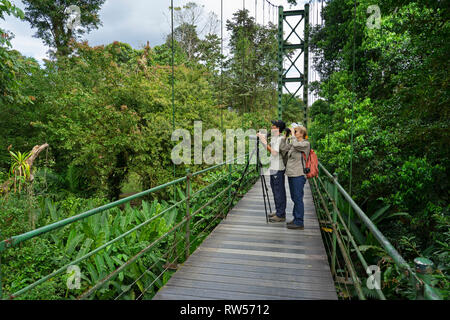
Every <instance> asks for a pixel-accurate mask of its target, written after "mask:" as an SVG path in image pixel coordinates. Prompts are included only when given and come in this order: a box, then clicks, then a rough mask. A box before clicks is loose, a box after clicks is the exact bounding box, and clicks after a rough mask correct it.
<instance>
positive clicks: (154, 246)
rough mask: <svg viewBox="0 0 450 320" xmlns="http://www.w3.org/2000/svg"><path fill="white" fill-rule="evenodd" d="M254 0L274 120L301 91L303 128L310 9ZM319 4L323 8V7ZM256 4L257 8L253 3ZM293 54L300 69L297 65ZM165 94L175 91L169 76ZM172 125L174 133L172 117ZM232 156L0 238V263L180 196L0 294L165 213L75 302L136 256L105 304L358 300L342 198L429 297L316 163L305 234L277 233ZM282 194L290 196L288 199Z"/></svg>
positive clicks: (355, 261)
mask: <svg viewBox="0 0 450 320" xmlns="http://www.w3.org/2000/svg"><path fill="white" fill-rule="evenodd" d="M262 3H263V5H266V6H269V7H270V8H271V11H270V12H271V13H270V15H271V16H273V17H277V23H278V45H279V47H278V83H277V85H278V86H277V88H278V117H279V119H281V118H282V114H283V104H282V103H281V97H282V94H283V92H286V91H287V92H289V94H290V96H291V99H292V98H294V97H295V96H296V95H297V93H299V91H300V90H301V89H302V90H303V100H304V101H305V107H304V110H303V112H304V119H305V125H307V123H306V119H307V111H308V110H307V106H308V100H309V97H308V83H309V82H310V79H309V73H310V70H311V67H312V66H311V65H310V63H309V62H310V54H309V51H308V32H309V24H310V15H311V13H310V6H309V4H306V5H305V7H304V8H303V9H301V10H284V9H283V7H278V6H275V5H273V4H272V3H271V2H269V1H267V0H263V1H262ZM317 3H319V2H317ZM320 4H321V5H322V8H323V2H321V3H320ZM256 5H257V2H255V7H256ZM222 8H223V3H222ZM244 8H245V1H244ZM315 10H316V11H317V12H318V11H319V6H317V7H315ZM313 11H314V10H313ZM318 16H319V15H318V14H316V15H315V16H314V15H313V17H316V18H313V21H314V19H316V20H315V22H316V23H319V22H318V21H319V18H318ZM263 19H265V17H263ZM274 20H275V18H274ZM292 21H294V22H292ZM222 29H223V28H222ZM300 30H302V31H300ZM172 32H173V3H172ZM172 41H173V37H172ZM222 41H223V34H222ZM172 48H173V46H172ZM222 52H223V46H222ZM288 53H289V54H288ZM302 58H303V63H302V67H303V68H302V67H299V66H298V65H297V64H296V63H297V61H301V60H302ZM286 62H287V65H286ZM172 66H173V50H172ZM301 69H302V70H301ZM172 72H174V69H173V68H172ZM293 73H296V74H294V75H293ZM288 84H289V85H290V86H291V90H292V88H294V90H293V91H292V92H291V91H290V90H289V89H288V87H287V85H288ZM172 92H173V93H174V77H173V76H172ZM173 97H174V95H172V104H173V106H174V98H173ZM174 114H175V109H174ZM173 124H174V127H175V118H173ZM319 155H320V153H319ZM234 160H235V159H233V161H230V162H224V163H221V164H218V165H214V166H212V167H209V168H206V169H204V170H201V171H198V172H194V173H190V172H188V173H186V175H185V176H183V177H179V178H177V179H174V180H173V181H170V182H168V183H165V184H163V185H160V186H157V187H154V188H151V189H149V190H145V191H142V192H140V193H137V194H134V195H132V196H129V197H126V198H123V199H120V200H118V201H114V202H111V203H108V204H106V205H103V206H101V207H98V208H94V209H91V210H89V211H86V212H83V213H80V214H78V215H76V216H72V217H70V218H67V219H64V220H61V221H57V222H55V223H53V224H50V225H47V226H44V227H41V228H38V229H36V230H32V231H30V232H27V233H24V234H21V235H17V236H13V237H10V238H7V239H5V240H3V241H1V242H0V257H1V255H2V254H4V253H5V251H7V250H11V249H12V248H15V247H20V244H21V243H23V242H26V241H30V240H31V239H33V238H36V237H41V236H46V235H47V234H50V233H52V232H55V231H57V230H60V229H62V228H64V227H66V226H70V225H72V224H75V223H79V222H80V221H84V220H86V219H89V218H91V217H95V216H99V215H104V214H109V210H111V209H113V208H117V207H120V206H122V205H124V204H126V203H129V202H131V201H132V200H135V199H142V198H145V197H148V196H151V195H154V194H156V193H158V192H160V191H164V190H166V191H167V190H173V194H176V191H175V190H184V191H181V192H179V193H181V196H179V197H174V200H173V202H172V203H171V205H170V206H168V207H167V208H165V209H163V210H161V211H159V212H156V213H154V214H153V215H151V216H146V217H145V218H144V219H142V220H140V223H138V224H136V226H134V227H132V228H130V229H129V230H127V231H126V232H123V233H122V234H120V235H115V237H112V239H108V241H107V242H105V243H103V244H100V245H98V246H97V247H96V248H95V249H93V250H91V251H89V252H85V253H83V254H81V255H80V256H79V257H77V259H76V260H73V261H70V262H68V263H66V264H64V265H62V266H61V267H60V268H59V269H57V270H54V271H53V272H51V273H49V274H48V275H46V276H44V277H42V278H41V279H38V280H36V281H34V282H32V283H27V284H26V285H25V286H24V287H23V288H22V289H21V290H19V291H17V292H5V291H4V290H2V289H3V284H2V281H1V280H2V277H5V276H8V277H11V276H13V275H2V274H1V272H0V297H1V298H2V299H19V298H20V297H21V296H22V295H24V294H26V293H27V292H30V291H32V290H33V289H35V288H37V287H39V286H40V285H42V284H44V283H45V282H46V281H50V280H51V279H54V278H56V277H58V276H61V275H62V274H65V273H66V271H67V269H68V267H70V266H73V265H82V264H83V263H85V262H87V261H90V260H92V259H95V257H96V256H98V255H100V254H102V253H104V252H105V251H107V250H108V248H110V247H111V246H112V245H113V244H116V243H119V242H120V241H123V239H125V238H127V237H131V236H132V235H133V234H135V233H136V232H138V231H140V230H144V229H145V228H147V227H149V226H150V225H152V224H154V223H156V222H158V223H159V222H160V221H162V219H166V220H164V221H169V220H170V219H168V218H167V216H168V215H172V217H173V213H174V212H175V213H176V214H175V218H174V219H172V220H173V223H172V224H170V225H169V228H168V229H167V230H165V232H164V233H163V234H161V235H159V236H158V237H157V238H154V239H150V241H149V243H148V246H146V247H145V248H140V251H139V252H137V253H136V254H135V255H134V256H131V257H127V260H126V261H125V262H123V263H121V264H120V265H117V264H110V265H108V266H105V268H104V270H103V269H99V270H98V279H97V280H96V281H95V282H93V283H91V284H90V285H89V286H88V287H87V289H86V290H85V291H84V292H82V293H81V294H79V295H78V297H77V298H78V299H93V298H94V297H95V296H96V293H98V292H99V291H102V292H105V291H106V292H107V291H108V288H111V287H112V286H116V284H115V283H114V280H115V279H116V278H117V277H120V275H121V274H122V272H124V271H125V270H127V269H128V268H132V267H133V265H135V264H136V263H137V262H138V261H143V260H145V263H143V264H141V266H142V265H144V266H145V267H144V268H141V269H139V271H140V273H141V274H140V275H137V276H136V278H135V279H132V280H133V281H132V282H131V283H129V284H128V285H127V286H122V287H120V286H119V291H120V294H118V295H117V296H115V297H111V298H114V299H120V298H121V297H123V296H124V295H128V294H129V293H130V292H132V291H136V292H138V294H137V295H132V296H131V297H132V298H135V299H155V300H161V299H199V300H200V299H244V300H245V299H250V300H258V299H267V300H276V299H281V300H288V299H295V300H297V299H327V300H335V299H338V298H345V299H352V298H358V299H366V298H367V294H366V292H367V291H366V290H364V288H363V287H365V285H366V279H367V278H370V277H372V276H373V274H372V272H371V271H369V268H368V267H369V263H368V261H367V260H366V257H365V255H364V252H361V250H360V243H358V239H356V238H355V237H354V233H353V232H352V230H351V229H352V228H354V227H355V224H354V223H353V224H352V222H353V221H350V220H349V218H348V217H349V216H350V215H349V214H348V213H347V212H342V210H341V209H339V206H338V205H337V204H338V202H339V201H345V202H346V203H347V204H348V207H349V208H351V210H352V212H353V217H352V219H355V220H356V219H357V220H358V221H359V223H360V224H359V225H360V226H361V227H364V228H366V229H367V230H368V232H370V234H371V235H372V236H373V237H374V239H376V241H378V244H379V246H380V247H382V248H383V249H384V250H385V251H386V253H387V255H388V256H389V257H390V258H391V259H392V261H393V262H394V263H395V264H396V266H397V267H398V268H399V270H401V271H402V272H403V273H405V274H407V275H408V277H409V278H410V280H411V284H412V286H413V287H414V289H415V290H417V292H418V297H421V298H426V299H437V298H438V296H437V295H436V293H435V292H434V290H433V288H432V286H431V285H430V284H428V283H427V282H426V280H424V277H423V275H422V273H421V270H420V268H419V269H417V270H416V269H413V268H411V267H410V265H409V264H408V263H407V262H406V261H405V260H404V259H403V257H402V256H401V255H400V254H399V253H398V251H397V250H396V249H395V248H394V246H393V245H392V244H391V243H390V242H389V241H388V239H387V238H386V237H385V236H384V235H383V234H382V233H381V232H380V231H379V230H378V229H377V227H376V226H375V225H374V224H373V223H372V221H371V220H370V219H369V218H368V217H367V215H366V214H365V213H364V211H363V210H362V209H361V208H360V207H359V206H358V204H356V203H355V202H354V201H353V199H352V197H351V192H350V193H348V192H347V191H346V190H345V189H344V188H343V187H342V186H341V185H340V184H339V181H338V179H337V177H336V176H333V175H332V174H331V173H330V172H328V170H327V169H326V168H325V167H324V166H323V165H322V164H320V173H319V176H318V177H316V178H313V179H310V180H309V182H308V183H307V185H306V187H305V198H304V201H305V229H304V230H290V229H287V228H285V226H284V224H283V223H267V221H266V217H265V215H264V210H265V205H266V203H265V200H269V201H272V203H273V199H272V196H271V191H270V190H269V192H268V195H269V198H268V199H264V198H263V194H262V192H261V188H262V185H261V183H262V182H261V181H262V180H259V181H258V178H259V177H260V175H259V174H260V169H261V168H260V167H259V166H258V165H256V166H254V165H252V166H250V170H249V171H247V169H248V167H247V168H244V166H243V165H238V164H236V163H235V162H234ZM246 160H247V161H248V160H249V155H246ZM255 168H256V170H255ZM215 171H219V172H220V173H221V174H220V175H219V176H217V177H216V179H215V180H214V181H212V182H210V183H209V184H207V185H206V186H205V185H202V186H201V187H197V189H196V190H194V188H193V182H194V181H198V180H196V179H199V178H200V177H201V176H204V175H205V174H208V173H211V172H215ZM174 172H175V171H174ZM245 187H247V188H248V187H250V189H249V191H248V192H247V193H245V194H242V193H241V191H242V190H244V189H245ZM177 188H178V189H177ZM288 189H289V188H287V190H288ZM236 197H241V199H240V200H239V201H238V202H237V203H236V204H235V203H234V201H233V200H234V199H235V198H236ZM287 197H288V199H289V194H288V195H287ZM197 200H198V201H197ZM292 205H293V204H292V202H291V201H289V200H288V207H287V217H288V218H289V217H290V213H291V212H292ZM156 250H157V251H158V252H163V253H164V254H163V255H162V256H161V257H158V258H155V259H153V258H151V255H152V253H153V252H154V251H156ZM149 257H150V258H149ZM0 266H1V260H0ZM371 289H372V290H374V295H375V296H376V297H377V298H379V299H385V296H384V294H383V290H382V287H381V286H376V285H375V286H374V287H373V288H371Z"/></svg>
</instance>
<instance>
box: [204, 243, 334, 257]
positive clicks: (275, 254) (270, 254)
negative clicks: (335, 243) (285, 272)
mask: <svg viewBox="0 0 450 320" xmlns="http://www.w3.org/2000/svg"><path fill="white" fill-rule="evenodd" d="M198 250H202V251H210V252H218V253H235V254H243V255H252V256H263V257H277V258H293V259H303V260H310V259H311V260H325V259H326V258H327V257H326V256H324V255H318V254H302V253H289V252H272V251H262V250H240V249H227V248H208V247H203V246H202V247H200V248H199V249H198Z"/></svg>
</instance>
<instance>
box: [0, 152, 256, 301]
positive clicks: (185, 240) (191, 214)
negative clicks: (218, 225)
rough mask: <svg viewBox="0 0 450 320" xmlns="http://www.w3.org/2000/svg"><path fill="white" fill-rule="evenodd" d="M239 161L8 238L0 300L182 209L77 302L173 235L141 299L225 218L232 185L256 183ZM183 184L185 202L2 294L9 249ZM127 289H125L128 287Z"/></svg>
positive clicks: (0, 247) (4, 243) (0, 245)
mask: <svg viewBox="0 0 450 320" xmlns="http://www.w3.org/2000/svg"><path fill="white" fill-rule="evenodd" d="M241 158H244V159H247V161H248V158H249V155H248V154H246V155H245V156H243V157H238V158H235V159H233V160H230V161H227V162H224V163H221V164H218V165H215V166H212V167H209V168H207V169H204V170H201V171H198V172H194V173H190V172H187V173H186V175H185V176H184V177H181V178H178V179H176V180H173V181H170V182H168V183H165V184H162V185H160V186H157V187H154V188H151V189H148V190H146V191H142V192H140V193H137V194H134V195H132V196H129V197H126V198H123V199H120V200H117V201H114V202H111V203H108V204H105V205H103V206H100V207H97V208H94V209H91V210H88V211H86V212H83V213H81V214H78V215H76V216H73V217H70V218H67V219H64V220H61V221H57V222H55V223H52V224H49V225H46V226H43V227H41V228H38V229H36V230H32V231H29V232H26V233H23V234H20V235H17V236H13V237H10V238H7V239H5V240H3V241H1V242H0V299H4V297H3V295H4V296H6V299H14V298H16V297H18V296H20V295H22V294H24V293H25V292H28V291H30V290H31V289H33V288H35V287H37V286H39V285H40V284H42V283H44V282H46V281H48V280H50V279H52V278H54V277H56V276H58V275H61V274H62V273H64V272H65V271H66V270H67V269H68V267H69V266H72V265H77V264H79V263H81V262H82V261H85V260H87V259H88V258H90V257H91V256H93V255H95V254H97V253H99V252H100V251H101V250H104V249H105V248H108V247H109V246H111V245H112V244H114V243H116V242H118V241H120V240H122V239H124V238H125V237H127V236H129V235H130V234H132V233H133V232H135V231H137V230H139V229H141V228H143V227H144V226H146V225H149V224H150V223H151V222H153V221H156V220H157V219H160V218H162V217H163V216H164V215H165V214H167V213H168V212H171V211H172V210H175V209H177V208H178V209H179V210H180V211H182V210H183V209H185V215H184V217H183V218H182V219H181V220H180V221H179V222H178V223H175V225H174V226H173V227H171V229H170V230H168V231H167V232H166V233H165V234H163V235H162V236H160V237H158V238H157V239H149V240H152V242H151V243H150V244H149V245H148V246H147V247H145V248H144V249H142V250H141V251H140V252H138V253H137V254H136V255H134V256H133V257H131V258H130V259H128V261H126V262H125V263H123V264H122V265H121V266H119V267H118V268H116V269H115V270H114V271H112V272H110V273H109V274H108V275H107V276H106V277H104V278H103V279H101V280H100V281H98V282H97V283H95V285H93V286H92V287H90V288H89V289H88V290H87V291H85V292H84V293H82V294H81V295H80V296H79V297H78V299H86V298H88V297H90V296H92V295H93V294H94V293H95V292H96V291H97V290H98V289H100V288H101V287H102V286H104V285H105V284H106V283H107V282H109V281H110V280H111V279H113V278H114V277H116V276H117V275H118V274H119V273H120V272H121V271H123V270H124V269H126V268H127V267H129V266H130V265H131V264H133V263H134V262H135V261H137V260H138V259H139V258H141V257H142V256H143V255H144V254H145V253H148V252H150V251H151V250H152V249H154V248H156V247H157V245H158V244H160V243H161V242H162V241H163V240H167V239H168V237H169V236H170V235H172V234H174V240H173V243H172V244H171V245H170V244H169V241H168V245H167V246H168V248H167V250H166V255H164V256H163V257H162V258H164V259H166V260H167V261H168V263H167V267H165V268H164V270H163V271H162V272H161V273H160V274H159V276H158V277H157V278H156V279H154V281H152V282H151V283H150V284H148V285H147V287H146V289H145V290H144V291H143V292H141V295H140V296H139V297H138V298H140V297H142V296H143V295H144V294H145V293H146V292H147V290H148V289H149V288H150V287H151V286H153V285H154V284H155V282H156V281H157V280H158V279H160V278H161V277H162V275H163V274H164V273H165V272H166V271H167V270H170V269H171V268H172V267H173V265H174V263H173V262H176V261H178V260H183V259H187V258H188V256H189V255H190V253H191V249H192V243H194V242H195V241H197V240H199V239H200V237H201V236H204V235H205V232H207V231H208V230H209V228H210V227H211V226H213V225H214V223H215V222H216V221H217V219H219V218H225V217H226V213H227V212H228V210H229V209H230V207H231V206H232V205H233V203H232V201H233V199H234V197H232V194H233V190H232V189H233V187H234V188H235V189H236V190H235V191H234V192H235V193H237V192H239V190H238V189H239V188H236V184H237V183H239V184H240V183H241V180H242V179H241V178H243V180H246V184H245V186H248V185H249V184H250V183H253V182H254V181H256V177H257V175H256V173H255V174H254V175H252V174H250V175H246V176H245V175H244V174H243V172H240V171H243V167H244V166H243V165H240V164H234V163H235V161H237V160H239V159H241ZM233 166H235V168H234V170H233ZM236 167H237V168H236ZM217 169H225V170H223V171H224V173H223V174H222V175H221V176H219V177H218V178H217V179H216V180H215V181H214V182H212V183H210V184H208V185H206V186H205V187H203V188H201V189H200V190H197V191H196V192H194V193H192V180H193V178H194V177H196V176H199V175H201V174H204V173H208V172H211V171H213V170H217ZM241 169H242V170H241ZM235 172H240V174H239V179H236V177H233V173H235ZM183 182H184V183H185V198H184V199H182V200H180V201H178V202H176V203H174V204H173V205H171V206H170V207H167V208H165V209H164V210H162V211H161V212H159V213H158V214H156V215H154V216H152V217H151V218H150V219H147V220H145V221H144V222H142V223H140V224H139V225H137V226H135V227H133V228H132V229H130V230H128V231H126V232H124V233H123V234H121V235H119V236H117V237H116V238H114V239H112V240H110V241H108V242H106V243H104V244H102V245H100V246H99V247H97V248H95V249H94V250H92V251H90V252H88V253H86V254H85V255H83V256H81V257H79V258H78V259H75V260H73V261H71V262H69V263H67V264H65V265H63V266H62V267H60V268H59V269H57V270H55V271H53V272H52V273H50V274H48V275H47V276H45V277H43V278H41V279H39V280H37V281H35V282H33V283H30V284H28V285H26V286H25V287H24V288H22V289H20V290H18V291H16V292H14V293H9V294H7V293H5V292H4V290H3V283H2V273H1V263H2V260H1V257H2V253H3V252H5V251H6V250H8V249H10V248H13V247H17V246H19V245H20V244H21V243H24V242H26V241H29V240H30V239H33V238H36V237H39V236H41V235H46V234H48V233H51V232H53V231H56V230H59V229H61V228H63V227H65V226H68V225H71V224H74V223H76V222H79V221H82V220H85V219H87V218H88V217H91V216H94V215H98V214H99V213H102V212H106V211H107V210H109V209H112V208H115V207H118V206H120V205H123V204H125V203H129V202H130V201H132V200H134V199H138V198H142V197H144V196H147V195H150V194H152V193H155V192H157V191H160V190H163V189H165V188H168V187H171V186H175V185H179V184H181V183H183ZM221 182H222V183H223V184H225V187H223V189H222V190H221V191H220V192H218V193H217V194H216V195H215V196H211V197H208V198H207V199H208V201H206V202H205V203H201V204H200V207H198V208H196V209H195V210H193V209H192V204H193V203H194V202H193V200H194V199H196V198H198V197H199V196H201V195H203V194H204V193H205V192H209V191H210V190H212V188H213V187H214V186H217V185H218V184H219V183H221ZM225 196H226V197H225ZM221 197H224V198H225V199H223V200H222V201H220V204H219V205H217V206H213V207H212V208H209V210H210V211H209V213H210V214H215V216H213V217H211V216H206V215H204V216H203V218H201V219H200V220H198V221H196V222H195V223H193V222H192V221H193V218H195V217H196V216H197V215H198V214H199V213H200V212H202V211H205V209H208V206H209V207H211V205H213V204H215V202H217V201H218V199H219V198H221ZM195 204H196V205H198V203H195ZM182 205H183V206H182ZM217 212H218V213H217ZM177 216H178V213H177ZM208 219H212V220H211V221H208ZM205 221H206V222H208V224H207V226H206V227H205V228H203V230H201V232H199V233H198V234H196V237H195V238H192V236H193V233H192V230H193V229H194V228H196V227H197V226H199V225H200V223H203V222H205ZM183 226H185V230H184V236H183V237H178V238H179V239H178V240H177V235H176V232H177V230H181V229H182V227H183ZM180 244H181V245H183V247H184V248H183V250H182V254H183V256H182V254H181V253H180V254H177V253H176V248H177V246H178V245H180ZM175 254H177V255H176V256H175V257H171V255H172V256H173V255H175ZM155 265H156V263H155V264H153V265H152V266H150V267H149V268H148V269H147V270H146V271H148V270H151V269H152V268H153V267H154V266H155ZM144 274H145V272H144V273H143V274H142V275H141V276H140V277H139V278H138V279H136V280H135V281H134V282H133V284H135V283H136V282H137V281H139V280H140V279H141V277H143V276H144ZM133 284H131V285H133ZM131 285H130V286H129V287H131ZM123 293H124V292H122V293H120V294H119V295H118V296H117V297H116V299H117V298H119V297H120V296H122V294H123Z"/></svg>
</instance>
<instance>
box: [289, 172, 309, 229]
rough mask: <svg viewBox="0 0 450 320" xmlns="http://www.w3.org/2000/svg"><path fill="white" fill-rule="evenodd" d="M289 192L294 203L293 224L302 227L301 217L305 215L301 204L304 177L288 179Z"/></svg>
mask: <svg viewBox="0 0 450 320" xmlns="http://www.w3.org/2000/svg"><path fill="white" fill-rule="evenodd" d="M288 182H289V191H290V192H291V199H292V201H293V202H294V210H293V212H292V215H293V216H294V224H296V225H299V226H303V216H304V214H305V206H304V204H303V188H304V186H305V183H306V178H305V176H299V177H288Z"/></svg>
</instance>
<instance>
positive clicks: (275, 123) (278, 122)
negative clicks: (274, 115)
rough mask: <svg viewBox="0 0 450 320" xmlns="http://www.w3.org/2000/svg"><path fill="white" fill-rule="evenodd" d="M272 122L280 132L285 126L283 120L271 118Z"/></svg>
mask: <svg viewBox="0 0 450 320" xmlns="http://www.w3.org/2000/svg"><path fill="white" fill-rule="evenodd" d="M272 124H273V125H274V126H275V127H277V128H278V129H279V130H280V132H281V131H283V130H284V128H286V124H285V123H284V121H281V120H272Z"/></svg>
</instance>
